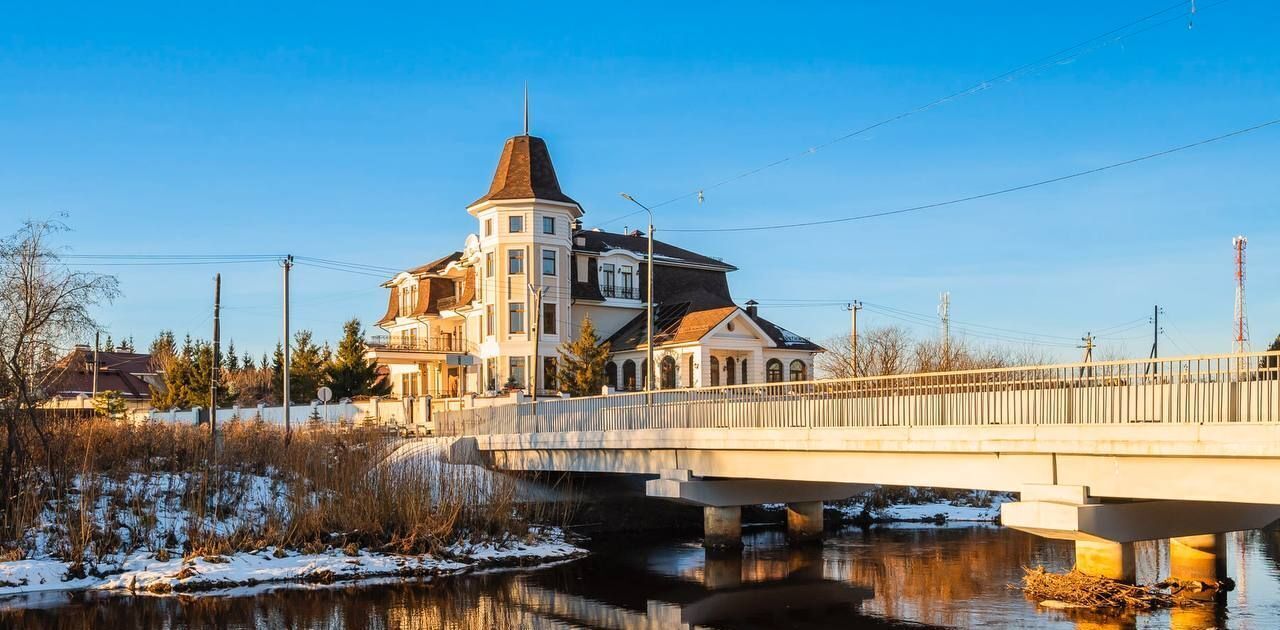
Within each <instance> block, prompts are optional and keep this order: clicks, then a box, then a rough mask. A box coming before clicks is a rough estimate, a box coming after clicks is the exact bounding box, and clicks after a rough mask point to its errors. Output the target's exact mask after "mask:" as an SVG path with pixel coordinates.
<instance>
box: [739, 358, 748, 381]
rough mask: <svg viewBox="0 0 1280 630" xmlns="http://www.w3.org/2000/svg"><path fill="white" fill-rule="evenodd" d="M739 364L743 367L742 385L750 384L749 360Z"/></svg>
mask: <svg viewBox="0 0 1280 630" xmlns="http://www.w3.org/2000/svg"><path fill="white" fill-rule="evenodd" d="M739 363H740V364H741V365H742V384H743V385H746V384H747V383H748V382H750V380H749V379H748V378H747V360H746V359H743V360H742V361H739Z"/></svg>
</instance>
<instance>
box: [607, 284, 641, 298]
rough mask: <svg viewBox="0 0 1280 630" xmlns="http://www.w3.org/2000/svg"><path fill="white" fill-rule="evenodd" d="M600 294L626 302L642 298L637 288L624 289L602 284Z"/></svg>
mask: <svg viewBox="0 0 1280 630" xmlns="http://www.w3.org/2000/svg"><path fill="white" fill-rule="evenodd" d="M600 294H601V295H603V296H605V297H607V298H623V299H626V300H634V299H638V298H639V297H640V295H639V292H638V291H636V289H635V287H624V286H620V285H612V284H602V285H600Z"/></svg>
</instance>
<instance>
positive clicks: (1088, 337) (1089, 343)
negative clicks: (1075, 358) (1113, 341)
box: [1076, 332, 1095, 376]
mask: <svg viewBox="0 0 1280 630" xmlns="http://www.w3.org/2000/svg"><path fill="white" fill-rule="evenodd" d="M1080 341H1083V342H1084V345H1082V346H1076V347H1077V348H1084V360H1083V362H1084V363H1093V349H1094V347H1095V346H1094V343H1093V333H1092V332H1087V333H1085V334H1084V336H1083V337H1081V338H1080ZM1085 369H1086V368H1085V367H1084V366H1081V367H1080V375H1081V376H1084V372H1085ZM1087 369H1088V370H1089V376H1093V368H1087Z"/></svg>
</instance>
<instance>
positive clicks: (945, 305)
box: [938, 291, 951, 365]
mask: <svg viewBox="0 0 1280 630" xmlns="http://www.w3.org/2000/svg"><path fill="white" fill-rule="evenodd" d="M938 318H939V319H940V320H942V361H943V365H947V364H949V363H950V357H951V292H949V291H944V292H942V293H939V294H938Z"/></svg>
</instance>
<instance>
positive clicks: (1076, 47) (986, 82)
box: [598, 0, 1228, 225]
mask: <svg viewBox="0 0 1280 630" xmlns="http://www.w3.org/2000/svg"><path fill="white" fill-rule="evenodd" d="M1227 1H1228V0H1221V1H1220V2H1216V3H1214V4H1212V5H1208V6H1205V7H1202V8H1201V9H1205V8H1210V7H1216V6H1218V5H1221V4H1223V3H1225V2H1227ZM1188 4H1190V5H1192V6H1193V7H1194V2H1193V1H1192V0H1179V2H1175V3H1173V4H1171V5H1168V6H1166V7H1164V8H1163V9H1160V10H1158V11H1156V12H1154V13H1151V14H1149V15H1146V16H1144V17H1141V18H1139V19H1137V20H1133V21H1131V22H1128V23H1126V24H1123V25H1121V26H1118V27H1115V28H1112V29H1110V30H1108V31H1106V32H1105V33H1102V34H1100V35H1095V36H1093V37H1090V38H1088V39H1086V40H1083V41H1080V42H1078V43H1075V44H1072V45H1070V46H1067V47H1065V48H1062V49H1060V50H1058V51H1057V52H1054V53H1052V54H1050V55H1047V56H1044V57H1041V58H1039V59H1036V60H1035V61H1031V62H1029V63H1025V64H1022V65H1020V66H1017V67H1014V68H1013V69H1010V70H1006V71H1004V72H1001V73H999V74H997V75H995V76H993V77H991V78H988V79H983V80H982V81H979V82H977V83H975V84H973V85H970V86H969V87H966V88H964V89H962V90H960V91H958V92H952V93H950V94H947V95H945V96H942V97H939V98H936V99H934V100H932V101H929V102H928V103H925V104H923V105H920V106H918V107H915V108H912V109H908V110H905V111H903V112H900V113H897V114H894V115H893V116H890V117H888V118H885V119H882V120H879V121H877V122H874V123H871V124H869V125H866V126H864V127H860V128H858V129H855V130H853V131H850V132H848V133H845V134H842V135H840V136H837V137H835V138H832V139H830V140H827V141H826V142H823V143H820V144H817V145H814V146H811V147H809V148H807V149H805V150H804V151H801V152H799V153H793V154H791V155H787V156H785V157H782V158H780V159H777V160H774V161H772V162H769V163H766V164H763V165H761V166H757V167H755V168H751V169H748V170H746V171H743V172H741V173H738V174H736V175H733V176H732V177H728V178H726V179H723V180H720V181H718V182H715V183H713V184H710V185H707V186H703V187H701V188H698V189H696V190H692V191H690V192H687V193H684V194H681V195H677V196H675V197H672V198H671V199H668V200H666V201H663V202H661V203H657V204H654V205H652V206H650V208H659V207H662V206H665V205H668V204H672V203H675V202H677V201H681V200H683V199H688V198H691V197H695V196H696V197H698V199H699V201H701V199H702V195H703V193H705V192H706V191H708V190H713V189H716V188H719V187H721V186H724V185H726V184H729V183H732V182H735V181H738V180H740V179H744V178H747V177H750V176H752V175H755V174H757V173H760V172H762V171H766V170H769V169H771V168H774V167H776V166H781V165H783V164H786V163H788V162H790V161H792V160H795V159H799V158H802V157H805V156H808V155H812V154H814V153H817V152H818V151H820V150H822V149H825V148H827V147H830V146H832V145H834V144H838V143H840V142H844V141H845V140H849V139H851V138H855V137H857V136H860V135H862V134H865V133H867V132H870V131H874V130H875V129H878V128H880V127H883V126H885V125H889V124H892V123H894V122H897V121H899V120H903V119H905V118H908V117H911V116H914V115H916V114H920V113H924V112H926V111H929V110H931V109H934V108H935V107H938V106H939V105H942V104H944V103H947V102H950V101H953V100H956V99H959V98H963V97H965V96H970V95H972V94H977V93H979V92H983V91H985V90H988V89H990V88H992V87H994V86H995V85H997V84H999V83H1000V82H1005V83H1012V82H1013V81H1015V80H1017V79H1018V78H1019V77H1020V76H1022V75H1026V74H1030V73H1032V72H1034V71H1036V70H1039V69H1043V68H1047V67H1052V66H1057V65H1062V64H1065V63H1068V62H1070V61H1073V60H1075V59H1078V58H1080V57H1082V56H1084V55H1086V54H1088V53H1090V52H1093V51H1095V50H1100V49H1102V48H1105V47H1107V46H1110V45H1112V44H1115V43H1117V42H1120V41H1123V40H1125V39H1128V38H1130V37H1133V36H1135V35H1139V34H1141V33H1145V32H1147V31H1149V30H1151V29H1154V28H1158V27H1160V26H1163V25H1165V24H1168V23H1170V22H1173V21H1175V20H1181V19H1182V17H1183V14H1181V13H1179V14H1178V15H1175V16H1173V17H1172V18H1169V19H1166V20H1161V21H1159V22H1156V23H1155V24H1152V25H1150V26H1147V27H1146V28H1142V29H1138V30H1135V31H1132V32H1128V33H1125V32H1124V31H1126V30H1128V29H1130V28H1132V27H1134V26H1137V25H1139V24H1142V23H1144V22H1147V21H1150V20H1152V19H1154V18H1157V17H1159V16H1161V15H1164V14H1165V13H1168V12H1170V11H1173V10H1174V9H1177V8H1179V7H1183V6H1187V5H1188ZM1113 35H1114V36H1115V37H1113V38H1112V39H1110V40H1107V38H1108V37H1111V36H1113ZM1102 40H1106V41H1102ZM1099 42H1101V43H1099ZM1095 44H1096V45H1095ZM640 212H642V211H635V212H628V213H626V214H622V215H619V216H616V217H614V218H612V219H608V220H606V221H604V222H602V223H599V224H598V225H608V224H610V223H613V222H615V221H620V220H622V219H625V218H628V217H631V216H634V215H636V214H639V213H640Z"/></svg>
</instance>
